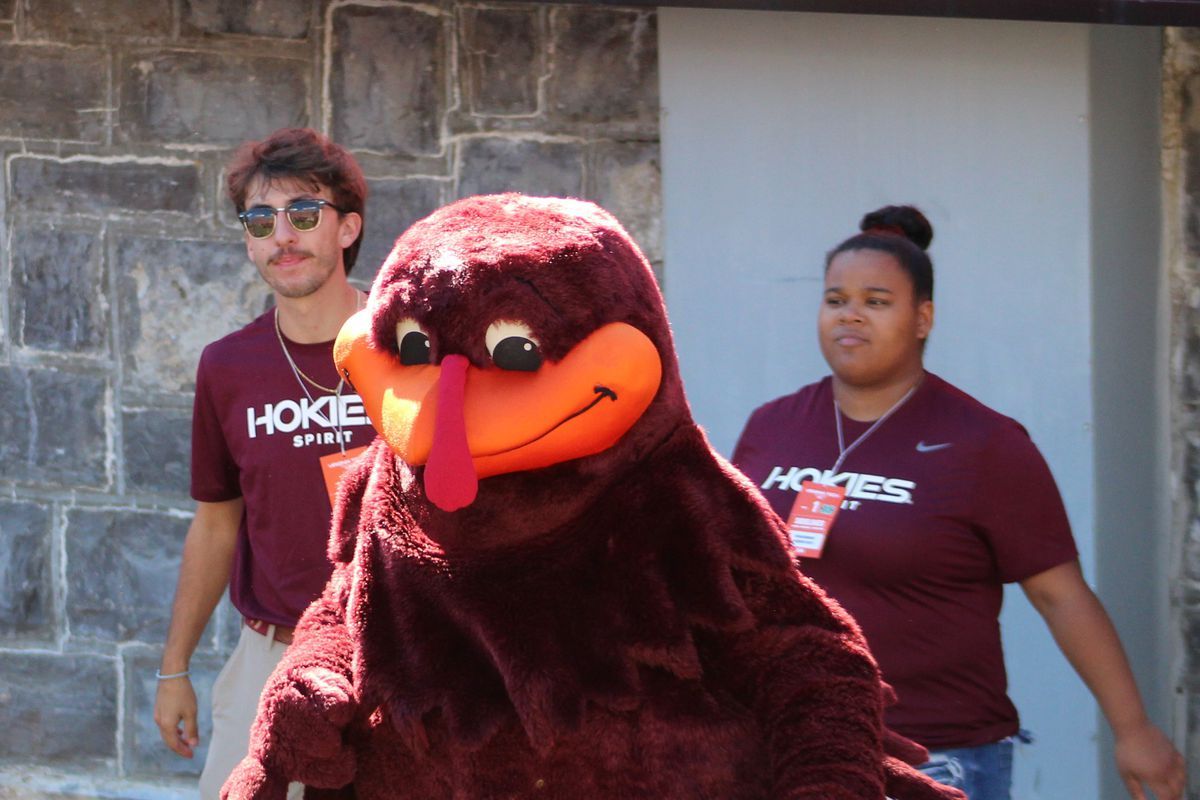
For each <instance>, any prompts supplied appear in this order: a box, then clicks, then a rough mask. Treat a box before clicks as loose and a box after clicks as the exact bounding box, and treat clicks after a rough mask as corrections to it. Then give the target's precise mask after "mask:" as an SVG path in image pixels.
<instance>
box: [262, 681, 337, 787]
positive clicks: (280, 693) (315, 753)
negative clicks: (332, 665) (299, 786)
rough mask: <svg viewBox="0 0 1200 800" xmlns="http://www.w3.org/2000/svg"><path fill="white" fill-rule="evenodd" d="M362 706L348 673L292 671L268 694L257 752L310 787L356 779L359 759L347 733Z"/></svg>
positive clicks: (333, 784)
mask: <svg viewBox="0 0 1200 800" xmlns="http://www.w3.org/2000/svg"><path fill="white" fill-rule="evenodd" d="M357 708H358V701H357V699H356V698H355V695H354V687H353V686H351V685H350V681H349V680H347V679H346V677H345V676H344V675H340V674H338V673H336V672H334V671H332V670H329V669H324V668H322V667H311V666H310V667H304V668H298V669H294V670H290V671H289V672H288V675H287V680H286V682H280V683H278V684H275V685H274V686H271V687H269V689H268V693H267V694H265V695H264V696H263V705H262V707H261V708H260V709H259V716H258V720H257V721H256V722H255V723H254V726H255V731H254V734H253V736H252V739H253V740H254V745H253V746H252V747H251V754H252V755H257V756H258V757H259V758H260V759H261V760H262V762H263V763H265V764H267V765H268V768H269V769H270V771H272V772H274V771H276V770H278V771H279V772H281V773H282V774H284V775H286V776H287V777H288V778H289V779H290V780H293V781H299V782H300V783H303V784H304V785H305V786H312V787H315V788H321V789H336V788H338V787H341V786H345V785H346V784H348V783H350V782H351V781H352V780H354V770H355V758H354V751H353V750H352V749H351V748H350V747H349V746H348V745H347V744H346V741H345V736H344V732H345V729H346V727H347V726H348V725H349V724H350V721H351V720H352V719H353V718H354V714H355V711H356V710H357Z"/></svg>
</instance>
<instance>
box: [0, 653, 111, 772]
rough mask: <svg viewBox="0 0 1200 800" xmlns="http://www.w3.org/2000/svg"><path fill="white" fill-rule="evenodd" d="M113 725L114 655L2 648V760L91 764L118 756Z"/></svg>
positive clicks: (44, 763)
mask: <svg viewBox="0 0 1200 800" xmlns="http://www.w3.org/2000/svg"><path fill="white" fill-rule="evenodd" d="M81 687H87V689H86V691H80V688H81ZM116 731H117V671H116V666H115V664H114V662H113V660H112V659H110V658H102V657H99V656H90V655H72V654H66V655H55V654H49V653H20V652H14V651H7V652H3V653H0V753H3V757H4V759H5V760H10V761H11V760H18V759H28V760H34V761H36V762H37V763H39V764H42V765H47V764H58V765H68V764H72V765H79V766H87V765H91V764H95V763H96V762H97V761H98V760H99V759H114V758H115V757H116V753H117V733H116Z"/></svg>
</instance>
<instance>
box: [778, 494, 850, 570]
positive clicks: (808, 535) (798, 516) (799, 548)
mask: <svg viewBox="0 0 1200 800" xmlns="http://www.w3.org/2000/svg"><path fill="white" fill-rule="evenodd" d="M845 496H846V487H845V486H830V485H828V484H824V483H813V482H812V481H805V482H804V483H802V484H801V485H800V493H799V494H798V495H796V502H795V503H793V504H792V510H791V513H789V514H788V538H789V539H791V541H792V547H793V548H795V550H796V555H798V556H800V557H802V558H820V557H821V551H822V550H824V549H825V540H826V539H828V538H829V529H830V528H832V527H833V521H834V520H835V519H837V515H838V511H840V510H841V508H842V499H843V498H845Z"/></svg>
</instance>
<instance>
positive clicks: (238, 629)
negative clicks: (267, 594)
mask: <svg viewBox="0 0 1200 800" xmlns="http://www.w3.org/2000/svg"><path fill="white" fill-rule="evenodd" d="M214 618H215V621H214V622H213V626H214V627H215V629H216V637H217V638H216V641H215V643H214V646H213V649H214V651H215V652H216V653H217V654H218V655H220V656H222V657H228V655H229V654H230V653H232V652H233V648H234V647H236V646H237V643H238V637H239V636H241V635H242V612H240V611H238V610H237V609H236V608H235V607H234V605H233V603H232V602H231V601H230V600H229V592H228V591H226V592H225V595H224V596H223V597H222V598H221V602H220V603H218V604H217V610H216V612H215V613H214ZM206 646H207V645H206Z"/></svg>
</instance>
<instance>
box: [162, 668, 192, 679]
mask: <svg viewBox="0 0 1200 800" xmlns="http://www.w3.org/2000/svg"><path fill="white" fill-rule="evenodd" d="M191 674H192V671H191V670H190V669H185V670H184V671H183V672H172V673H171V674H170V675H163V674H162V673H161V672H159V671H158V670H154V677H156V678H158V679H159V680H160V681H166V680H170V679H171V678H186V677H187V676H188V675H191Z"/></svg>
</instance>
